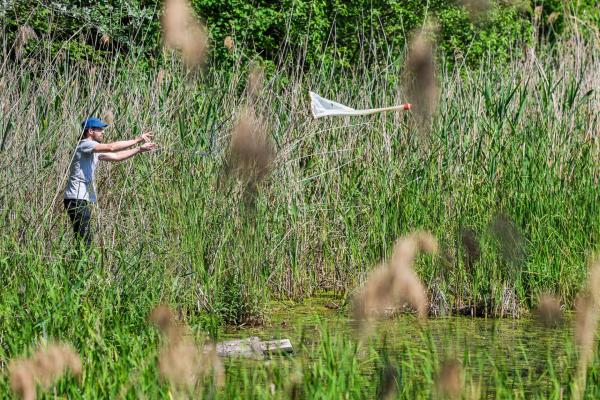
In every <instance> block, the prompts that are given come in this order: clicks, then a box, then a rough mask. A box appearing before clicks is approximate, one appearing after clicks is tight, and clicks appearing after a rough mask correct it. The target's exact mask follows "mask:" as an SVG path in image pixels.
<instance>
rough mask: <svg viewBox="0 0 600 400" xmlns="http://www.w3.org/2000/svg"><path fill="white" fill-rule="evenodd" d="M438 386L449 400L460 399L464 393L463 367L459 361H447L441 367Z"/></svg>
mask: <svg viewBox="0 0 600 400" xmlns="http://www.w3.org/2000/svg"><path fill="white" fill-rule="evenodd" d="M436 386H437V389H438V391H439V393H440V394H441V395H442V396H443V397H445V398H448V399H458V398H460V395H461V393H462V367H461V365H460V363H459V362H458V361H457V360H454V359H452V360H446V361H444V362H443V363H442V364H441V365H440V369H439V371H438V374H437V379H436Z"/></svg>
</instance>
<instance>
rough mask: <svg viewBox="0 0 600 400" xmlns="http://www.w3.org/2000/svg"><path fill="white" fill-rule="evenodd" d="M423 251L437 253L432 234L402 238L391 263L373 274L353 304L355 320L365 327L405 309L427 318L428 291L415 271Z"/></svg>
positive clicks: (414, 234)
mask: <svg viewBox="0 0 600 400" xmlns="http://www.w3.org/2000/svg"><path fill="white" fill-rule="evenodd" d="M419 251H424V252H427V253H432V254H434V253H437V251H438V245H437V241H436V240H435V238H434V237H433V236H432V235H431V234H429V233H427V232H415V233H412V234H409V235H407V236H405V237H403V238H400V239H399V240H398V241H397V242H396V244H395V245H394V250H393V253H392V258H391V259H390V261H389V262H388V263H386V264H382V265H380V266H379V267H377V268H376V269H375V270H373V271H372V272H371V274H370V275H369V278H368V279H367V283H366V284H365V286H364V288H363V289H362V290H361V291H360V292H359V293H358V294H357V295H356V296H355V298H354V302H353V312H354V317H355V319H356V320H357V321H358V322H359V324H361V327H364V326H363V325H362V324H363V322H364V321H368V320H370V319H372V318H373V317H378V316H381V315H383V314H384V313H385V312H386V311H388V310H389V309H393V308H396V307H398V306H403V305H408V306H410V307H411V308H412V309H413V310H415V311H416V313H417V315H418V316H419V317H420V318H421V319H424V318H426V317H427V309H428V305H427V294H426V290H425V287H424V286H423V284H422V283H421V281H420V279H419V277H418V276H417V274H416V273H415V271H414V270H413V269H412V264H413V262H414V259H415V257H416V256H417V254H418V252H419Z"/></svg>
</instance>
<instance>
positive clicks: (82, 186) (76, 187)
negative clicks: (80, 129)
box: [65, 139, 98, 203]
mask: <svg viewBox="0 0 600 400" xmlns="http://www.w3.org/2000/svg"><path fill="white" fill-rule="evenodd" d="M97 144H98V142H96V141H94V140H92V139H83V140H80V141H79V143H78V144H77V148H76V149H75V155H74V156H73V159H72V160H71V167H70V169H69V181H68V182H67V188H66V190H65V199H77V200H87V201H89V202H92V203H95V202H96V184H95V183H94V173H95V172H96V166H97V165H98V153H94V152H93V150H94V147H96V145H97Z"/></svg>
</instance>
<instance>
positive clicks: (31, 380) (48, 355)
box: [9, 343, 83, 399]
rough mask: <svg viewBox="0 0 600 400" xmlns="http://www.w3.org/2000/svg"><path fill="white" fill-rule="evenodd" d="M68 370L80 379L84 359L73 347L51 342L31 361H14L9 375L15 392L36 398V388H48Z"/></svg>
mask: <svg viewBox="0 0 600 400" xmlns="http://www.w3.org/2000/svg"><path fill="white" fill-rule="evenodd" d="M67 370H69V371H71V374H72V375H73V376H76V377H79V376H81V373H82V370H83V367H82V364H81V359H80V358H79V355H78V354H77V352H76V351H75V350H74V349H73V347H72V346H71V345H69V344H65V343H51V344H48V345H46V346H44V347H41V348H39V349H38V350H36V352H35V353H33V354H32V356H31V357H30V358H28V359H17V360H15V361H11V363H10V365H9V371H10V372H9V374H10V382H11V388H12V390H13V392H14V393H15V394H16V395H18V396H20V397H21V398H22V399H35V397H36V394H35V393H36V392H35V385H36V384H39V385H40V386H41V387H42V388H44V389H48V388H49V387H50V386H52V385H53V384H54V382H56V381H57V380H58V379H60V377H61V376H62V375H64V374H65V373H66V372H67Z"/></svg>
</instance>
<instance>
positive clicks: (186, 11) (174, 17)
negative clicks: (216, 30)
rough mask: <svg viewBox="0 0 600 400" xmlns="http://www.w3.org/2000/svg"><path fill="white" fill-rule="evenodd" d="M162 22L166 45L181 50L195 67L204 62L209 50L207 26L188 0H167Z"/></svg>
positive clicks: (184, 58)
mask: <svg viewBox="0 0 600 400" xmlns="http://www.w3.org/2000/svg"><path fill="white" fill-rule="evenodd" d="M161 24H162V28H163V33H164V43H165V46H166V47H169V48H172V49H175V50H179V51H181V55H182V58H183V61H184V63H185V64H186V65H187V66H188V67H189V68H194V67H197V66H199V65H201V64H202V63H203V62H204V58H205V56H206V53H207V51H208V35H207V33H206V28H205V27H204V25H203V24H201V23H200V22H199V21H198V19H197V18H196V16H195V14H194V11H193V9H192V7H191V6H190V4H189V3H188V2H187V1H186V0H166V1H165V8H164V12H163V15H162V17H161Z"/></svg>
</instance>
